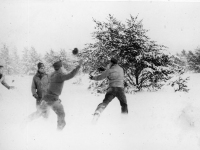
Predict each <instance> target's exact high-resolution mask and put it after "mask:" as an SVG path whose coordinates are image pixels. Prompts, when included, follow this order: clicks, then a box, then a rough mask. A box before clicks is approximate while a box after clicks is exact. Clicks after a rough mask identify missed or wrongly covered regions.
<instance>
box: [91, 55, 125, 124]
mask: <svg viewBox="0 0 200 150" xmlns="http://www.w3.org/2000/svg"><path fill="white" fill-rule="evenodd" d="M105 78H107V79H108V81H109V87H108V90H107V92H106V95H105V98H104V100H103V102H102V103H100V104H99V105H98V106H97V108H96V110H95V113H94V118H93V120H92V122H93V123H96V122H97V120H98V118H99V116H100V114H101V113H102V112H103V110H104V109H105V108H106V106H107V105H108V104H109V103H110V102H111V101H112V100H113V99H114V98H115V97H117V98H118V100H119V102H120V105H121V113H122V114H128V106H127V100H126V96H125V92H124V71H123V69H122V68H121V67H120V66H119V65H118V61H117V59H116V58H111V60H110V63H109V64H108V65H107V68H106V70H105V71H104V72H102V74H100V75H98V76H90V79H91V80H96V81H99V80H103V79H105Z"/></svg>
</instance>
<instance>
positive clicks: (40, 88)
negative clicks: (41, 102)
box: [31, 72, 49, 99]
mask: <svg viewBox="0 0 200 150" xmlns="http://www.w3.org/2000/svg"><path fill="white" fill-rule="evenodd" d="M48 85H49V79H48V75H47V74H45V73H39V72H37V73H36V75H35V76H34V77H33V80H32V86H31V92H32V94H33V95H34V94H36V93H37V95H38V98H39V99H41V98H43V96H44V95H45V94H46V92H47V89H48Z"/></svg>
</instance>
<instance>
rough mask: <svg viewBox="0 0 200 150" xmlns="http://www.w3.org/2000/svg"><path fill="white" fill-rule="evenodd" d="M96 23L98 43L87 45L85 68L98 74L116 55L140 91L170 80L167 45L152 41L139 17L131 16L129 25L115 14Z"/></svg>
mask: <svg viewBox="0 0 200 150" xmlns="http://www.w3.org/2000/svg"><path fill="white" fill-rule="evenodd" d="M94 23H95V24H96V26H95V31H94V32H93V34H92V35H93V38H94V40H95V42H94V43H89V44H87V47H86V48H85V49H84V50H83V51H82V52H81V54H80V55H81V57H83V58H84V60H85V70H84V71H86V72H88V71H89V73H93V74H98V73H99V71H98V70H97V68H99V67H101V66H103V67H105V65H106V64H107V61H108V60H109V59H110V58H111V57H116V58H117V59H118V62H119V65H120V66H122V68H123V69H124V72H125V80H126V82H127V83H128V85H129V86H135V87H136V88H137V89H138V90H141V89H142V88H148V87H151V86H154V87H155V88H160V87H161V85H159V84H158V83H159V82H160V81H163V80H168V79H169V77H168V74H171V73H172V71H171V67H170V64H171V62H170V61H171V60H170V56H169V54H168V53H167V47H166V46H164V45H158V44H157V43H156V42H155V41H152V40H150V38H149V37H148V36H147V34H146V33H147V32H148V30H145V29H144V28H143V25H142V20H139V21H138V17H137V16H136V17H133V16H130V19H127V21H126V24H123V23H122V22H120V21H118V20H117V19H116V18H114V17H113V16H112V15H109V16H108V19H107V22H99V21H97V20H94ZM102 82H103V81H102ZM99 84H101V82H100V83H99ZM97 86H98V85H97Z"/></svg>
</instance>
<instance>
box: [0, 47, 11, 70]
mask: <svg viewBox="0 0 200 150" xmlns="http://www.w3.org/2000/svg"><path fill="white" fill-rule="evenodd" d="M0 57H1V63H2V65H3V66H4V69H5V73H6V74H11V73H12V66H11V57H10V53H9V49H8V47H7V45H6V44H4V45H3V47H2V48H1V53H0Z"/></svg>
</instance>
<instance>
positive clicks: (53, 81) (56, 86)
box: [47, 66, 80, 99]
mask: <svg viewBox="0 0 200 150" xmlns="http://www.w3.org/2000/svg"><path fill="white" fill-rule="evenodd" d="M79 69H80V66H77V67H76V68H75V69H74V70H72V71H71V72H70V73H68V74H66V73H64V72H63V71H62V69H59V70H58V71H54V72H53V73H52V74H51V75H50V78H49V81H50V83H49V88H48V91H47V95H49V96H53V97H54V98H56V99H58V97H59V95H60V94H61V92H62V89H63V85H64V81H66V80H69V79H71V78H73V77H74V76H75V75H76V74H77V72H78V70H79Z"/></svg>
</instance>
